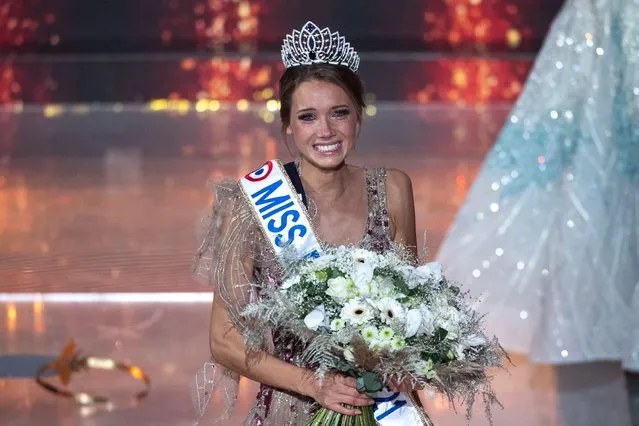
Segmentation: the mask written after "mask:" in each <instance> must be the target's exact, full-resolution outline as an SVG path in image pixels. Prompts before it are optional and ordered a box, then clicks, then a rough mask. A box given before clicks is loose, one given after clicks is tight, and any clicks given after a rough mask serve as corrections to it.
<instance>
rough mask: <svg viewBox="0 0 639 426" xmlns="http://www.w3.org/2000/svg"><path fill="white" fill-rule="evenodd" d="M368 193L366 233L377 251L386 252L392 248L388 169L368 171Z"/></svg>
mask: <svg viewBox="0 0 639 426" xmlns="http://www.w3.org/2000/svg"><path fill="white" fill-rule="evenodd" d="M365 174H366V188H367V191H368V224H367V229H366V232H367V234H368V237H369V238H370V239H371V243H372V245H373V246H374V248H375V249H376V250H379V251H384V250H386V249H388V247H389V246H390V232H389V225H390V219H389V216H388V205H387V198H386V174H387V173H386V169H384V168H373V169H366V172H365Z"/></svg>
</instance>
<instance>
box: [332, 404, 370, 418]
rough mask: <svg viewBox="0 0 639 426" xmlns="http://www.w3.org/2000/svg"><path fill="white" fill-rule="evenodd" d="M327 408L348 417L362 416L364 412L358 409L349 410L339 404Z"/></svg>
mask: <svg viewBox="0 0 639 426" xmlns="http://www.w3.org/2000/svg"><path fill="white" fill-rule="evenodd" d="M327 408H328V409H330V410H333V411H337V412H338V413H340V414H345V415H347V416H357V415H359V414H362V412H361V411H360V410H358V409H357V408H347V407H344V406H343V405H342V404H338V403H334V404H328V405H327Z"/></svg>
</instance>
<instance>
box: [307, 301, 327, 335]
mask: <svg viewBox="0 0 639 426" xmlns="http://www.w3.org/2000/svg"><path fill="white" fill-rule="evenodd" d="M328 322H329V319H328V317H327V315H326V310H325V309H324V305H320V306H318V307H317V308H315V309H313V310H312V311H311V312H310V313H309V314H308V315H306V317H305V318H304V324H306V326H307V327H308V328H310V329H311V330H313V331H316V330H317V329H318V328H319V327H320V326H321V325H326V323H328Z"/></svg>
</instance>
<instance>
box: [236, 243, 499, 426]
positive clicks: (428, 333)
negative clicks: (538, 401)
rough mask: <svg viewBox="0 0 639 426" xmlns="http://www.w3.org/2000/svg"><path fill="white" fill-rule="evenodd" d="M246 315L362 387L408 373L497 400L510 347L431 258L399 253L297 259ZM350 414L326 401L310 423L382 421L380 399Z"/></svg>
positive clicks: (416, 382) (452, 391)
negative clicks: (492, 373) (417, 262)
mask: <svg viewBox="0 0 639 426" xmlns="http://www.w3.org/2000/svg"><path fill="white" fill-rule="evenodd" d="M244 315H245V316H246V317H249V318H252V319H253V320H255V321H257V322H259V323H260V324H263V325H265V326H268V327H270V328H272V329H274V330H280V331H283V332H285V333H289V334H291V335H293V336H295V337H296V338H298V339H299V340H300V341H301V342H303V344H304V350H303V354H302V361H303V363H304V364H305V365H307V366H308V367H309V368H313V369H315V370H316V372H317V374H318V375H319V376H320V377H322V376H323V375H325V374H327V373H330V372H340V373H342V374H345V375H349V376H352V377H354V378H356V379H357V385H358V389H359V390H360V391H361V392H367V393H369V394H373V393H375V392H379V391H380V390H381V389H382V388H383V387H384V384H385V383H389V382H391V381H395V382H398V383H399V382H404V383H406V381H408V383H410V384H411V385H412V386H414V387H419V388H430V389H432V390H434V391H437V392H441V393H443V394H445V395H447V396H448V397H449V398H450V399H451V400H452V399H453V398H457V397H461V398H463V399H464V400H466V401H468V402H469V407H468V414H470V409H471V406H472V403H473V401H474V398H475V395H476V394H478V393H481V394H482V395H483V396H484V398H485V399H488V401H487V402H489V403H492V402H495V401H496V400H495V398H494V395H493V393H492V391H491V390H490V386H489V378H488V376H487V368H489V367H498V366H500V365H501V360H502V357H503V351H502V349H501V347H500V346H499V344H498V342H497V341H496V339H489V338H488V337H487V336H486V335H485V333H484V332H483V331H482V328H481V317H480V316H479V315H478V314H477V313H476V312H475V311H474V310H473V309H472V308H471V306H470V301H469V299H468V298H467V297H466V296H465V294H464V293H462V292H461V291H460V289H459V287H457V286H455V285H453V284H452V283H450V282H449V281H448V280H447V279H446V277H445V276H444V275H443V274H442V267H441V266H440V265H439V264H436V263H428V264H426V265H423V266H419V267H415V266H413V265H412V264H411V263H410V262H408V261H406V260H405V259H404V257H403V256H402V255H401V254H400V253H398V252H394V251H390V252H387V253H385V254H383V255H379V254H376V253H373V252H370V251H366V250H362V249H357V248H347V247H339V248H335V249H330V250H328V251H326V252H325V253H323V254H322V255H321V256H320V257H318V258H316V259H313V260H306V261H301V262H298V263H297V264H296V265H295V266H294V267H293V266H292V267H291V269H287V274H286V276H285V279H284V281H283V283H282V285H281V286H279V287H273V288H267V289H265V290H264V294H263V297H261V298H260V300H257V301H254V302H253V303H251V304H249V305H248V306H247V307H246V309H245V311H244ZM361 408H362V410H361V411H362V414H360V415H358V416H350V418H349V416H345V415H342V414H339V413H336V412H334V411H331V410H329V409H327V408H321V409H319V410H318V411H317V413H316V414H315V417H314V418H313V420H312V421H311V423H310V424H311V425H347V424H348V425H362V426H367V425H375V424H377V423H376V420H375V417H374V415H373V406H368V407H361Z"/></svg>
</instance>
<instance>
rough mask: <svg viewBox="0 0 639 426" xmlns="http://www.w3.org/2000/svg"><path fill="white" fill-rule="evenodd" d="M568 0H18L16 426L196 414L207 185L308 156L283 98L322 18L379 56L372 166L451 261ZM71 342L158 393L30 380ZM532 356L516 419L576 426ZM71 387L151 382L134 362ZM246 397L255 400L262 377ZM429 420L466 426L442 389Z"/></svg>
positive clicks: (6, 80)
mask: <svg viewBox="0 0 639 426" xmlns="http://www.w3.org/2000/svg"><path fill="white" fill-rule="evenodd" d="M560 6H561V2H560V1H558V0H519V1H513V0H431V1H417V0H415V1H412V0H411V1H403V2H397V1H395V2H391V1H387V0H366V1H364V0H350V1H348V2H345V1H338V0H324V1H321V2H303V1H299V0H288V1H284V0H270V1H269V0H243V1H237V0H235V1H233V0H208V1H207V0H135V1H129V0H110V1H106V0H94V1H89V2H87V1H81V0H47V1H44V0H4V1H3V2H2V3H1V4H0V52H1V56H0V303H1V305H0V423H1V424H3V425H11V426H14V425H65V426H66V425H100V426H102V425H115V424H117V423H124V424H131V425H139V426H142V425H153V426H161V425H167V426H168V425H171V426H175V425H189V424H191V421H192V420H193V419H194V418H195V411H194V408H193V407H192V405H191V400H190V395H189V390H188V385H189V381H190V379H191V377H192V375H193V374H194V373H195V371H196V370H197V368H199V366H200V365H201V363H202V362H203V361H204V360H205V359H206V357H207V356H208V338H207V334H208V315H209V304H210V300H211V295H210V293H208V288H207V287H205V286H203V285H201V284H198V283H196V282H194V281H193V280H192V278H191V276H190V263H191V256H192V253H193V251H194V250H195V248H196V229H197V222H198V220H199V217H200V216H201V215H202V214H204V213H205V212H206V210H207V205H208V204H209V203H210V202H211V200H212V199H211V193H210V192H209V191H208V190H207V188H206V186H205V184H206V182H207V180H209V179H212V180H213V181H215V180H219V179H221V178H223V177H226V176H230V177H233V178H235V177H238V176H240V175H241V174H244V173H245V172H246V171H248V170H251V169H252V168H253V167H256V166H258V165H259V164H261V162H262V161H263V160H265V159H266V158H272V157H280V158H283V159H288V158H289V157H290V155H289V153H288V151H287V150H286V148H285V146H284V144H283V143H281V142H280V141H279V124H278V117H277V114H278V105H277V102H276V101H275V100H274V99H275V96H276V91H277V88H276V84H277V80H278V78H279V75H280V73H281V72H282V69H283V67H282V65H281V63H280V54H279V48H280V41H281V39H282V37H283V36H284V35H285V34H286V33H288V32H290V31H291V30H292V29H293V28H299V27H301V26H302V25H303V24H304V22H306V21H307V20H309V19H310V20H313V21H315V22H316V23H317V24H319V25H320V26H330V27H331V28H332V29H334V30H339V31H340V32H341V33H342V34H344V35H345V36H346V37H347V39H348V40H350V41H351V43H352V44H353V45H354V46H355V47H356V49H358V51H359V52H360V54H361V57H362V64H361V67H360V69H361V75H362V77H363V79H364V81H365V84H366V87H367V100H368V102H369V106H368V108H367V109H366V121H365V125H364V131H363V133H362V137H361V139H362V142H361V143H360V145H359V147H358V151H357V153H356V155H355V157H356V158H355V161H356V162H359V163H361V164H369V165H377V164H382V165H385V166H388V167H399V168H402V169H404V170H406V171H407V172H408V173H409V174H410V175H411V177H412V179H413V183H414V187H415V188H414V189H415V195H416V201H417V214H418V234H420V233H422V232H423V231H424V230H427V231H428V234H427V237H426V243H427V245H428V247H429V250H430V252H431V254H432V255H434V253H435V252H436V250H437V247H438V244H439V242H440V241H441V238H442V237H443V235H444V234H445V232H446V229H447V227H448V225H449V224H450V222H451V221H452V219H453V215H454V214H455V212H456V210H457V208H458V206H459V205H460V203H461V202H462V201H463V199H464V195H465V193H466V191H467V189H468V187H469V185H470V184H471V183H472V180H473V178H474V176H475V173H476V171H477V169H478V167H479V165H480V164H481V161H482V159H483V157H484V155H485V154H486V152H487V151H488V149H489V148H490V146H491V145H492V143H493V142H494V140H495V137H496V135H497V133H498V131H499V129H500V127H501V125H502V123H503V121H504V119H505V118H506V117H507V114H508V111H509V109H510V107H511V105H512V102H513V101H514V100H515V99H516V98H517V96H518V94H519V93H520V91H521V89H522V85H523V83H524V81H525V79H526V77H527V74H528V72H529V70H530V66H531V64H532V60H533V59H534V56H535V54H536V52H537V51H538V49H539V47H540V45H541V43H542V41H543V38H544V36H545V34H546V31H547V29H548V27H549V25H550V22H551V20H552V18H553V17H554V15H555V14H556V12H557V11H558V9H559V7H560ZM69 338H74V339H76V341H77V342H78V344H79V346H80V347H81V348H83V349H84V350H85V351H86V352H88V353H90V354H94V355H99V356H108V357H113V358H116V359H119V360H125V361H126V360H128V361H132V362H135V363H137V364H139V365H140V366H142V367H143V368H145V369H146V370H147V371H148V372H149V374H150V375H151V378H152V380H153V388H152V391H151V394H150V396H149V397H148V399H147V400H145V401H143V402H141V403H140V404H139V405H138V406H135V407H132V406H128V405H125V406H116V407H115V408H112V409H110V410H100V409H91V408H84V409H79V408H78V407H76V406H74V405H72V404H70V403H68V402H67V401H63V400H59V399H56V398H55V397H54V396H52V395H50V394H48V393H45V391H43V390H41V389H40V388H38V387H37V386H36V385H35V384H34V382H33V380H32V379H30V378H29V377H28V376H29V375H30V374H33V370H34V367H35V366H37V364H38V362H40V361H41V360H42V359H48V357H54V356H55V355H56V354H57V353H58V351H59V350H61V349H62V347H63V346H64V345H65V343H66V342H67V340H68V339H69ZM42 357H44V358H42ZM514 361H515V364H516V365H517V366H516V367H513V368H512V369H511V371H510V373H508V374H504V373H499V374H498V375H497V379H496V381H497V388H498V389H497V390H498V393H499V397H500V398H501V399H502V400H503V402H504V405H505V409H504V410H503V411H500V410H498V411H497V412H496V413H495V421H496V425H513V424H517V425H522V426H526V425H531V426H532V425H564V424H567V423H565V419H563V418H562V413H559V412H558V410H557V409H556V406H557V404H558V393H557V391H556V385H555V380H554V376H553V372H552V369H551V368H549V367H547V366H531V365H528V364H526V361H525V358H523V357H518V356H517V355H515V356H514ZM3 363H4V367H3ZM578 374H579V373H578ZM72 386H75V387H76V388H88V389H90V390H91V389H93V390H95V389H101V390H105V391H106V392H109V393H113V394H114V395H116V396H118V395H120V396H121V395H130V394H131V393H132V392H134V391H135V390H136V389H137V388H136V387H135V386H136V384H135V383H133V382H130V381H129V380H127V378H126V377H119V376H118V374H117V373H112V374H111V375H98V376H97V378H96V376H95V375H93V374H87V375H79V376H78V377H77V378H74V381H73V383H72ZM241 391H242V395H243V397H242V401H241V404H240V410H241V409H246V407H247V406H248V404H249V403H250V400H251V398H252V397H253V394H254V388H253V387H252V385H251V384H249V383H247V382H244V383H243V386H242V389H241ZM431 412H432V413H433V416H434V417H435V418H436V419H439V420H440V423H439V424H442V425H444V424H445V425H453V424H455V425H457V424H459V425H461V424H465V420H464V417H463V408H462V409H461V410H460V414H458V415H455V414H453V413H451V412H450V411H449V410H448V407H447V406H446V405H445V404H444V403H443V402H441V401H440V400H438V399H435V400H433V406H432V407H431ZM485 423H486V421H485V419H483V417H482V415H481V412H479V413H478V415H477V417H476V419H475V420H474V421H473V424H477V425H483V424H485Z"/></svg>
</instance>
